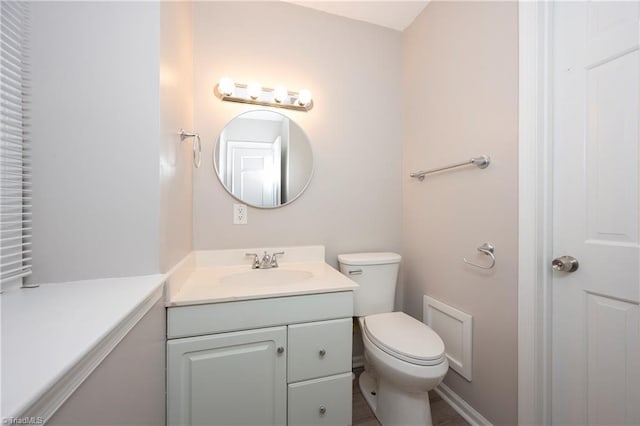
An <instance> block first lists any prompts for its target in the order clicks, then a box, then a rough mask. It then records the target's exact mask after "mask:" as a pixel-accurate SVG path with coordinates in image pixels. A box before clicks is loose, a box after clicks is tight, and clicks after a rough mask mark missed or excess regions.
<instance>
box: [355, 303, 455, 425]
mask: <svg viewBox="0 0 640 426" xmlns="http://www.w3.org/2000/svg"><path fill="white" fill-rule="evenodd" d="M372 317H374V318H375V317H377V318H375V319H377V320H378V322H381V321H382V320H386V321H387V323H388V325H389V330H390V331H391V329H392V327H394V323H397V322H399V323H400V324H404V325H406V324H407V323H410V322H413V323H415V327H411V328H410V330H403V329H400V328H399V329H396V334H395V336H396V337H399V338H400V339H399V340H405V341H406V342H409V341H411V340H414V341H415V342H420V343H425V341H426V342H431V341H435V342H434V343H435V344H434V345H433V346H434V348H435V349H434V350H433V351H432V352H431V354H429V355H428V356H424V355H423V356H420V355H416V354H415V353H412V352H418V353H419V350H420V349H425V347H426V346H428V345H424V344H423V345H418V346H422V348H420V347H417V348H416V347H414V348H408V347H407V346H405V347H404V348H402V347H401V348H397V347H395V345H394V343H397V341H396V340H397V339H392V341H391V342H385V341H383V340H382V339H384V337H380V336H378V337H376V334H373V332H372V330H370V327H368V326H367V324H366V323H367V320H371V319H372V318H371V317H361V318H359V319H358V322H359V324H360V330H361V332H362V340H363V343H364V350H365V352H364V355H365V359H366V366H365V371H364V372H363V373H362V374H361V375H360V379H359V383H358V384H359V387H360V391H361V392H362V394H363V396H364V397H365V400H366V401H367V403H368V404H369V406H370V407H371V409H372V411H373V412H374V414H375V415H376V417H377V418H378V420H379V421H380V423H381V424H382V425H383V426H387V425H389V426H391V425H394V426H401V425H406V426H409V425H411V426H416V425H431V407H430V405H429V395H428V391H430V390H432V389H433V388H435V387H436V386H437V385H438V384H440V382H442V379H444V376H445V374H446V373H447V370H448V369H449V363H448V361H447V359H446V357H445V355H444V345H443V344H442V340H441V339H440V337H439V336H438V335H437V334H436V333H435V332H434V331H433V330H431V329H430V328H429V327H428V326H426V325H425V324H422V323H421V322H419V321H417V320H416V319H414V318H411V317H409V316H408V315H406V314H404V313H402V312H392V313H389V314H378V315H373V316H372ZM385 317H387V318H385ZM398 320H400V321H398ZM369 322H371V321H369ZM420 326H424V329H421V328H422V327H420ZM406 342H405V343H406ZM398 346H399V345H398ZM407 349H409V351H407ZM411 349H414V351H412V350H411ZM438 352H440V353H438Z"/></svg>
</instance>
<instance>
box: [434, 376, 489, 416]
mask: <svg viewBox="0 0 640 426" xmlns="http://www.w3.org/2000/svg"><path fill="white" fill-rule="evenodd" d="M434 390H435V391H436V393H437V394H438V395H440V397H441V398H442V399H444V400H445V401H446V402H447V403H448V404H449V405H450V406H451V408H453V409H454V410H456V412H457V413H458V414H460V415H461V416H462V417H463V418H464V419H465V420H466V421H468V422H469V423H470V424H471V425H472V426H492V424H491V422H490V421H489V420H487V419H485V418H484V417H483V416H482V414H480V413H478V412H477V411H476V410H475V409H474V408H473V407H472V406H470V405H469V404H467V402H466V401H465V400H464V399H462V398H460V396H458V394H456V393H455V392H454V391H452V390H451V388H450V387H449V386H447V385H445V384H444V383H440V384H439V385H438V387H436V388H435V389H434Z"/></svg>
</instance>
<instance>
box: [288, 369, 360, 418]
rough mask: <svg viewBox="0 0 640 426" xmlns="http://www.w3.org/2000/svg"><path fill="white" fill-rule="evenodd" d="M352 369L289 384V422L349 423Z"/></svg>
mask: <svg viewBox="0 0 640 426" xmlns="http://www.w3.org/2000/svg"><path fill="white" fill-rule="evenodd" d="M351 386H352V385H351V373H343V374H338V375H335V376H329V377H323V378H321V379H314V380H307V381H305V382H298V383H293V384H290V385H289V403H288V406H289V408H288V424H289V425H291V426H348V425H350V424H351V393H352V387H351Z"/></svg>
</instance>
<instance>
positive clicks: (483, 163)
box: [410, 155, 491, 181]
mask: <svg viewBox="0 0 640 426" xmlns="http://www.w3.org/2000/svg"><path fill="white" fill-rule="evenodd" d="M469 164H475V165H476V166H478V168H479V169H486V168H487V167H489V164H491V158H490V157H489V156H488V155H482V156H480V157H474V158H471V159H469V160H467V161H463V162H461V163H455V164H450V165H448V166H444V167H439V168H437V169H431V170H424V171H419V172H415V173H411V174H410V176H411V177H412V178H418V179H419V180H421V181H423V180H424V177H425V176H426V175H428V174H431V173H437V172H441V171H444V170H449V169H454V168H456V167H462V166H467V165H469Z"/></svg>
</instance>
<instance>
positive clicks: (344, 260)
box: [338, 252, 402, 265]
mask: <svg viewBox="0 0 640 426" xmlns="http://www.w3.org/2000/svg"><path fill="white" fill-rule="evenodd" d="M400 259H402V257H401V256H400V255H399V254H397V253H389V252H386V253H349V254H340V255H338V262H340V263H341V264H343V265H385V264H389V263H400Z"/></svg>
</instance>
